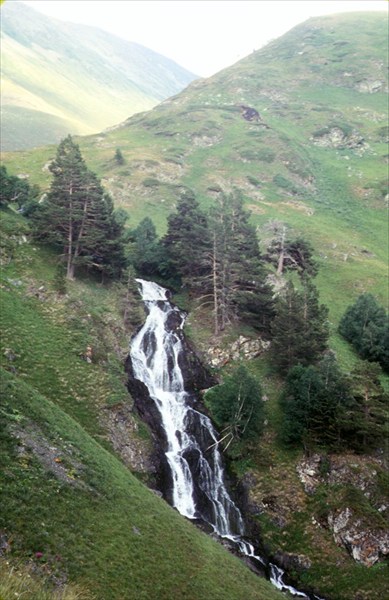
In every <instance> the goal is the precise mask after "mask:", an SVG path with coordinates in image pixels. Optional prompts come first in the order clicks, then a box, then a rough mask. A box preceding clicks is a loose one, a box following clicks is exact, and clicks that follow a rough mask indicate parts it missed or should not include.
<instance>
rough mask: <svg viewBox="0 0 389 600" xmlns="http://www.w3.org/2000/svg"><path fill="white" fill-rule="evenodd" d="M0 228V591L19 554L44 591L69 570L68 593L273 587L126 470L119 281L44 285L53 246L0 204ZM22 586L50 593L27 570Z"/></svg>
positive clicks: (100, 595)
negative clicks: (75, 588) (35, 241)
mask: <svg viewBox="0 0 389 600" xmlns="http://www.w3.org/2000/svg"><path fill="white" fill-rule="evenodd" d="M1 234H2V235H1V240H2V243H1V259H2V267H3V268H2V273H1V275H0V303H1V315H0V320H1V329H2V336H1V351H0V388H1V401H0V423H1V425H0V432H1V433H0V447H1V451H0V463H1V468H0V473H1V475H0V491H1V507H2V509H1V515H0V572H2V578H1V581H0V596H1V598H4V599H8V598H10V597H12V598H14V597H19V595H18V593H17V592H16V593H12V594H11V593H9V588H7V585H6V584H7V579H8V574H9V573H10V572H11V573H12V572H13V571H14V570H15V569H16V570H15V573H17V572H18V569H19V568H20V567H21V566H22V567H25V566H26V565H27V566H28V568H29V575H31V574H33V575H34V576H40V577H43V578H44V581H45V582H46V584H47V585H49V590H50V589H51V590H54V589H57V591H58V589H59V590H61V589H62V586H63V584H64V583H65V582H69V583H76V584H77V585H79V586H81V589H82V593H81V592H80V595H78V593H77V595H74V596H71V595H70V596H69V597H73V598H75V597H77V598H85V599H86V600H91V599H92V598H93V599H95V600H107V599H108V598H109V599H110V600H138V599H140V598H142V599H144V600H154V599H155V598H158V599H160V600H171V598H177V599H184V598H185V599H186V600H200V599H203V598H206V597H209V598H212V599H214V600H240V599H241V598H242V594H243V596H244V597H245V598H247V599H252V600H254V599H256V600H261V599H262V600H276V599H281V598H282V595H280V594H279V593H278V592H277V590H276V589H275V588H274V587H273V586H271V584H269V583H268V582H267V581H265V580H264V579H261V578H258V577H256V576H255V575H254V574H253V573H252V572H250V570H249V569H248V568H247V567H246V566H245V565H244V564H243V563H242V561H240V560H239V559H237V558H236V557H234V556H232V555H231V554H230V553H228V552H227V551H226V550H225V549H224V548H223V547H222V546H221V545H220V544H218V543H217V542H215V541H214V540H212V539H210V537H209V536H207V535H206V534H205V533H202V532H200V531H199V530H198V529H197V528H196V527H195V526H194V525H193V524H191V523H189V522H188V521H186V520H185V519H183V518H182V517H181V516H180V515H179V514H178V513H177V512H176V511H175V510H173V509H172V508H171V507H169V506H168V505H167V504H166V503H165V502H164V501H163V500H162V499H161V498H159V497H158V495H156V494H154V493H153V492H152V491H150V490H149V489H147V488H146V487H145V486H144V485H143V484H142V483H141V481H140V480H139V479H140V478H145V477H146V476H147V473H145V472H144V470H142V465H144V464H145V462H146V461H147V452H148V450H147V448H148V446H149V445H150V444H149V441H148V438H147V433H146V431H145V428H144V427H143V429H142V424H140V423H139V422H138V421H137V420H136V418H135V417H134V413H133V411H132V410H131V406H132V402H131V397H130V396H129V394H128V393H127V391H126V387H125V380H124V375H123V365H122V361H119V357H120V356H121V357H122V358H124V357H125V355H126V352H127V345H128V339H129V337H130V335H131V332H132V328H131V327H130V328H127V329H126V328H125V326H124V323H123V320H122V318H121V312H120V310H118V305H117V303H118V302H119V303H120V293H119V289H120V286H116V287H115V286H112V288H111V289H109V288H101V286H100V285H96V284H94V283H93V281H89V282H88V281H84V282H82V281H78V282H74V285H73V284H72V285H70V286H69V288H68V290H67V294H66V295H65V296H64V295H61V294H58V293H57V292H56V287H55V277H54V274H55V263H56V257H55V256H54V255H52V254H51V252H50V251H48V250H47V249H42V248H39V247H37V246H36V245H32V244H31V243H30V242H29V239H28V238H29V232H28V226H26V223H25V222H24V220H23V218H21V217H20V216H19V215H15V214H14V213H12V211H10V210H8V211H1ZM126 302H127V304H126V307H127V308H128V303H130V306H131V305H132V308H135V307H134V305H135V303H136V300H135V298H133V297H131V298H127V299H126ZM135 310H136V309H135ZM87 345H91V347H92V348H93V357H92V361H91V362H88V361H86V360H85V349H86V347H87ZM120 431H122V432H123V431H124V433H125V434H126V435H125V437H124V441H123V445H124V447H125V448H126V449H127V455H132V456H134V454H138V466H136V465H135V464H134V463H132V464H131V465H130V466H131V470H132V472H130V470H129V469H128V461H127V466H125V464H124V462H123V461H122V460H121V456H122V455H121V454H119V453H118V452H115V450H117V446H118V444H115V441H116V442H118V440H119V438H120ZM114 446H115V450H114ZM136 448H138V450H136ZM129 450H130V451H129ZM130 463H131V460H130ZM135 474H136V475H137V477H136V476H135ZM21 572H22V573H23V569H22V571H21ZM18 578H19V575H18ZM27 581H28V580H27ZM18 589H19V591H20V588H18ZM22 596H23V598H26V599H27V600H36V598H38V597H39V598H54V596H52V595H51V594H49V593H46V595H43V594H42V595H41V596H40V595H38V594H37V595H35V594H34V592H33V590H31V588H30V586H29V585H28V583H26V585H25V588H24V591H23V594H20V597H22ZM55 597H56V598H58V596H55ZM60 597H61V598H62V595H61V596H60ZM66 597H67V596H65V598H66Z"/></svg>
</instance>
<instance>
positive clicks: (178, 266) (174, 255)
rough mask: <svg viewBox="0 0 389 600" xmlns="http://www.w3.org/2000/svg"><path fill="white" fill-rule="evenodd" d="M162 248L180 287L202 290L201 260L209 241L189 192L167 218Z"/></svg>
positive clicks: (203, 271)
mask: <svg viewBox="0 0 389 600" xmlns="http://www.w3.org/2000/svg"><path fill="white" fill-rule="evenodd" d="M162 245H163V247H164V248H165V249H166V250H167V252H168V256H169V258H170V261H171V264H172V266H173V268H174V269H175V270H176V272H177V273H178V275H179V276H180V277H181V279H182V282H183V284H185V285H187V286H188V287H189V288H195V287H197V286H199V285H200V286H201V278H202V277H203V276H206V275H207V274H208V269H207V266H206V265H205V264H204V256H205V254H206V252H207V249H208V247H209V245H210V237H209V231H208V224H207V219H206V216H205V214H204V213H203V212H202V211H201V210H200V208H199V203H198V202H197V200H196V198H195V196H194V194H193V192H192V191H191V190H187V189H185V190H184V191H183V192H182V194H181V197H180V199H179V201H178V203H177V210H176V212H175V213H172V214H171V215H169V217H168V230H167V233H166V235H165V236H164V238H163V240H162Z"/></svg>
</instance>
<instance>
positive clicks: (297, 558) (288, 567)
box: [274, 550, 312, 571]
mask: <svg viewBox="0 0 389 600" xmlns="http://www.w3.org/2000/svg"><path fill="white" fill-rule="evenodd" d="M274 561H275V562H276V563H277V564H278V565H279V566H280V567H281V568H282V569H285V571H292V570H293V571H305V570H306V569H310V568H311V566H312V562H311V560H310V559H309V558H308V556H305V554H292V553H290V552H281V550H278V552H277V553H276V554H275V555H274Z"/></svg>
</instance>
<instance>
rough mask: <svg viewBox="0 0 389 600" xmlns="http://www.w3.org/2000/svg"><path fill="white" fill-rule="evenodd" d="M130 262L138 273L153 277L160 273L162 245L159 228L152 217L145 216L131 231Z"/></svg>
mask: <svg viewBox="0 0 389 600" xmlns="http://www.w3.org/2000/svg"><path fill="white" fill-rule="evenodd" d="M129 240H130V244H131V248H130V262H131V263H132V264H133V265H134V267H135V269H136V271H137V273H138V274H140V275H142V276H147V277H152V276H154V275H158V274H159V273H160V269H161V263H162V262H163V258H162V253H163V248H162V245H161V244H159V242H158V236H157V230H156V228H155V225H154V223H153V221H152V220H151V219H150V217H145V218H144V219H143V220H142V221H141V222H140V223H139V225H138V226H137V227H136V228H135V229H134V230H132V231H131V232H130V235H129Z"/></svg>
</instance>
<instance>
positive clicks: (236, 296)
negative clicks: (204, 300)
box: [208, 192, 273, 333]
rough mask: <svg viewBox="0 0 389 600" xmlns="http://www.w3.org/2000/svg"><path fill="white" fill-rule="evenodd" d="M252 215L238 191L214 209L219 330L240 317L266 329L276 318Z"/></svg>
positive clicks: (213, 274) (211, 261)
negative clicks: (273, 317)
mask: <svg viewBox="0 0 389 600" xmlns="http://www.w3.org/2000/svg"><path fill="white" fill-rule="evenodd" d="M249 217H250V213H249V212H247V211H246V210H245V209H244V207H243V200H242V197H241V196H240V195H239V194H238V193H236V192H235V193H233V194H229V195H225V194H223V195H221V196H220V197H219V200H218V204H217V205H216V206H214V207H213V209H212V210H211V212H210V219H209V221H210V230H211V236H212V250H211V252H210V253H209V263H208V264H209V267H210V272H211V281H212V296H213V309H214V317H215V318H214V321H215V333H218V332H219V331H222V330H223V329H224V328H225V327H226V325H227V324H228V323H229V322H231V321H232V320H234V319H237V318H240V319H242V320H251V321H252V322H253V324H254V325H256V326H257V327H258V328H259V329H266V328H268V327H269V323H270V319H271V318H272V312H273V307H272V304H273V303H272V298H271V291H270V288H269V287H268V286H267V285H266V284H265V277H266V274H265V272H264V268H263V265H262V261H261V255H260V251H259V245H258V239H257V235H256V231H255V228H254V227H253V226H252V225H251V224H250V223H249Z"/></svg>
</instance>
